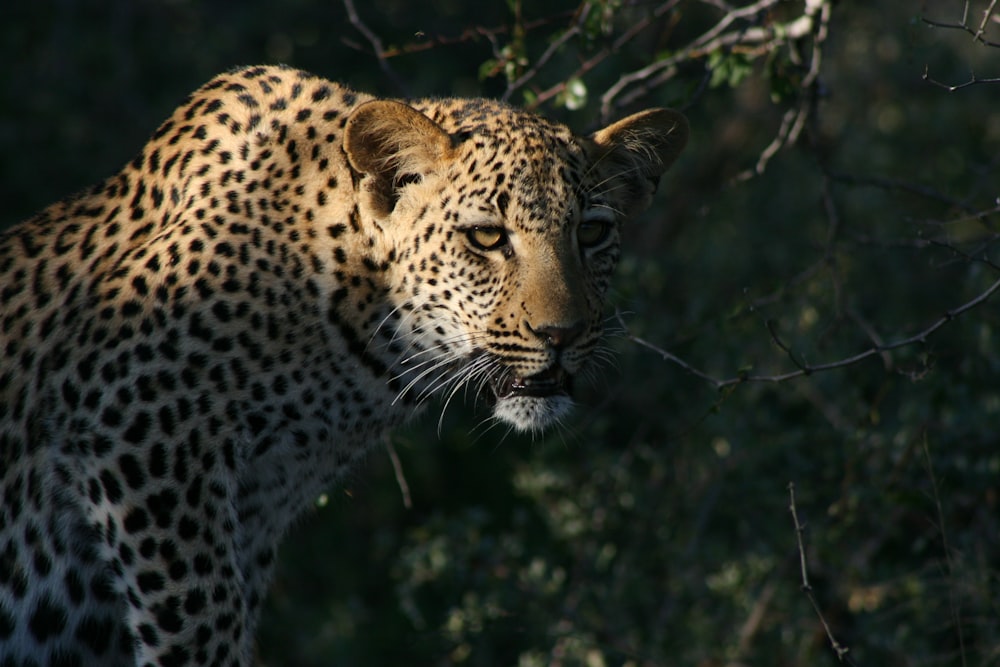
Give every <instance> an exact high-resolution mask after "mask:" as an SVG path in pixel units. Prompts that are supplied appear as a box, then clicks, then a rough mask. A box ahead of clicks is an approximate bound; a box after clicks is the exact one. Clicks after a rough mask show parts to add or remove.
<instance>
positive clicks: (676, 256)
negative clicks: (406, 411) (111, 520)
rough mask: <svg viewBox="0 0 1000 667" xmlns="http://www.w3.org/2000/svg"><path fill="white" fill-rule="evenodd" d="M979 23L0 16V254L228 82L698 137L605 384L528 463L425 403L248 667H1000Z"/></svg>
mask: <svg viewBox="0 0 1000 667" xmlns="http://www.w3.org/2000/svg"><path fill="white" fill-rule="evenodd" d="M995 4H996V3H995V2H991V1H989V0H976V1H970V2H962V1H955V0H940V1H934V2H930V1H928V2H923V3H921V2H916V1H912V2H879V3H874V2H872V3H869V2H849V1H840V2H833V1H832V0H804V1H800V0H780V1H779V0H756V1H755V2H747V1H746V0H739V1H734V2H725V1H723V0H668V1H664V2H655V1H649V2H647V1H642V0H594V1H592V2H570V1H568V0H552V1H551V2H545V3H541V2H537V3H536V2H527V1H523V0H506V1H503V0H480V1H479V2H475V3H467V2H462V1H461V0H371V1H370V2H366V3H363V4H359V5H357V6H355V5H354V4H353V2H352V0H325V1H322V2H320V1H317V0H286V1H285V2H282V3H272V2H263V1H261V0H244V1H242V2H235V1H232V0H211V1H210V0H107V1H104V2H97V1H86V0H39V1H37V2H31V3H13V2H8V3H5V4H4V6H3V7H2V8H0V62H2V63H3V65H2V66H0V202H2V203H3V208H2V211H0V227H3V226H6V225H8V224H13V223H15V222H17V221H18V220H20V219H23V218H24V217H26V216H28V215H30V214H31V213H32V212H34V211H36V210H37V209H39V208H41V207H43V206H44V205H46V204H48V203H50V202H51V201H54V200H55V199H57V198H60V197H63V196H66V195H69V194H71V193H72V192H74V191H76V190H78V189H81V188H83V187H85V186H87V185H89V184H91V183H94V182H96V181H98V180H100V179H102V178H104V177H106V176H108V175H110V174H112V173H113V172H114V171H116V170H117V169H118V168H119V167H120V166H121V165H123V164H125V163H126V162H127V161H128V160H129V159H130V158H131V157H132V155H133V154H135V153H136V152H138V150H139V148H140V147H141V145H142V144H143V143H144V141H145V138H146V137H147V136H148V135H149V134H150V133H151V132H152V131H153V130H154V129H155V128H156V126H157V125H158V124H159V123H160V122H161V121H162V120H163V119H164V118H166V116H167V115H168V114H169V113H170V112H171V110H172V109H173V108H174V107H175V106H176V105H177V103H178V102H179V101H180V100H181V99H182V98H183V97H184V96H185V95H186V94H187V93H189V92H190V91H192V90H193V89H195V88H196V87H198V86H199V85H201V83H203V82H204V81H206V80H208V79H209V78H211V77H212V76H213V75H214V74H215V73H217V72H219V71H222V70H226V69H228V68H232V67H235V66H238V65H243V64H252V63H275V62H283V63H289V64H292V65H295V66H298V67H302V68H305V69H309V70H311V71H313V72H315V73H317V74H320V75H323V76H325V77H327V78H330V79H334V80H337V81H341V82H344V83H347V84H349V85H351V86H353V87H356V88H358V89H362V90H365V91H368V92H372V93H377V94H381V95H386V96H394V97H397V96H424V95H488V96H493V97H505V98H507V99H509V100H510V101H511V102H512V103H514V104H518V105H524V106H528V107H531V108H535V109H537V110H538V111H539V112H541V113H544V114H546V115H549V116H552V117H554V118H557V119H560V120H562V121H565V122H566V123H568V124H569V125H571V126H572V127H574V128H576V129H577V130H579V131H581V132H584V131H589V130H592V129H594V128H596V127H598V126H600V124H602V123H603V122H604V121H606V120H609V119H613V118H615V117H617V116H620V115H623V114H625V113H628V112H631V111H635V110H638V109H641V108H644V107H648V106H673V107H676V108H680V109H682V110H684V112H685V113H686V114H687V115H688V117H689V118H690V120H691V125H692V139H691V142H690V144H689V147H688V149H687V151H686V153H685V154H684V155H683V156H682V158H681V160H680V161H679V162H678V163H677V164H676V166H675V167H674V168H673V170H672V171H671V172H670V173H668V174H667V177H666V178H665V179H664V181H663V183H662V184H661V188H660V193H659V195H658V198H657V200H656V201H655V203H654V205H653V207H652V208H651V210H650V211H649V212H647V214H646V215H645V216H644V217H643V218H642V219H641V220H638V221H636V223H635V224H633V225H632V226H631V228H630V229H629V230H628V233H627V237H628V238H627V241H626V245H627V248H626V253H625V258H624V259H623V262H622V264H621V266H620V268H619V272H618V276H617V282H616V285H615V291H614V294H613V295H612V304H611V307H610V308H609V312H608V317H609V319H608V328H609V333H610V334H611V336H610V338H609V345H610V346H611V347H612V348H613V349H614V350H615V351H616V356H617V363H616V364H613V365H611V366H609V367H607V368H605V369H604V372H603V374H602V380H601V382H600V383H598V384H596V385H594V386H587V387H582V388H581V389H582V390H581V392H580V396H579V399H580V403H581V408H580V409H579V410H578V411H577V413H576V415H575V418H574V419H572V420H570V422H569V423H568V424H567V426H566V427H565V428H563V429H559V430H557V431H555V432H553V433H551V434H550V435H549V436H547V437H545V438H537V439H534V440H532V439H530V438H529V439H524V438H519V437H515V436H513V435H505V434H504V433H503V432H502V430H501V429H492V430H489V429H487V428H485V427H484V426H482V425H479V424H480V421H481V420H482V418H483V417H484V415H482V414H479V415H477V414H476V413H475V412H474V411H473V410H471V409H462V408H460V407H455V406H452V407H451V408H450V409H449V410H448V412H447V413H446V414H445V415H444V417H443V420H442V421H441V426H440V428H439V427H438V418H439V416H440V414H439V410H440V407H439V406H438V407H432V408H431V409H430V410H429V411H428V414H427V415H426V417H425V418H423V419H421V420H419V421H418V422H416V423H415V424H414V425H412V426H411V427H409V428H407V429H405V430H402V431H399V432H397V433H395V434H394V436H393V439H392V444H393V448H394V450H395V452H396V453H397V454H398V457H399V462H400V469H401V477H402V479H405V482H406V485H407V488H406V490H407V492H408V494H409V497H410V498H411V499H412V506H411V507H406V506H405V505H404V492H403V486H402V484H401V483H400V481H399V479H400V477H399V476H397V474H395V473H394V469H393V466H392V464H391V462H390V457H389V455H388V454H387V451H386V449H384V448H382V447H376V448H374V449H373V450H372V452H371V455H370V457H369V461H368V464H367V465H366V466H365V467H364V469H362V470H359V471H357V473H356V475H355V476H354V477H353V478H352V479H350V480H348V482H347V483H346V484H345V485H344V486H343V487H340V488H336V489H331V490H330V492H329V493H328V494H327V495H326V496H324V497H322V498H319V499H317V509H316V511H315V512H314V513H312V514H311V515H310V516H309V517H308V518H307V519H306V520H305V521H303V522H302V523H301V525H299V526H298V527H297V528H296V529H295V530H294V531H293V534H292V535H291V536H290V539H289V540H288V541H287V542H286V543H285V545H284V547H283V549H282V556H281V561H280V564H279V566H278V569H277V577H276V580H275V584H274V587H273V590H272V594H271V598H270V601H269V605H268V608H267V610H266V613H265V615H264V618H263V620H262V623H261V627H260V632H259V647H258V654H259V660H260V663H261V664H263V665H276V666H277V665H302V666H312V665H333V664H337V665H389V664H411V665H470V666H477V667H479V666H484V667H485V666H496V665H516V666H518V667H534V666H540V665H567V666H568V665H583V666H586V667H603V666H611V665H621V666H630V667H640V666H642V667H646V666H661V665H663V666H674V665H677V666H685V667H688V666H690V667H715V666H723V665H727V666H731V667H738V666H744V665H746V666H749V665H759V666H765V665H766V666H769V667H771V666H786V665H787V666H806V665H835V664H857V665H866V666H874V665H879V666H894V665H900V666H911V665H912V666H917V665H919V666H925V665H927V666H930V665H962V666H963V667H964V666H972V665H1000V499H998V491H1000V447H998V444H1000V437H998V429H1000V382H998V381H997V377H998V371H1000V341H998V340H997V335H998V333H997V328H998V327H1000V311H998V309H997V303H998V302H1000V295H994V293H993V290H995V289H997V288H998V286H1000V282H998V281H1000V264H998V262H1000V256H998V249H997V239H998V236H997V234H998V229H1000V227H998V225H1000V217H998V211H1000V209H998V205H1000V201H998V195H1000V178H998V176H1000V174H998V171H1000V169H998V162H1000V82H996V81H991V79H994V78H997V77H1000V47H998V42H1000V26H998V23H1000V10H997V11H995V10H994V5H995ZM477 425H479V426H477ZM790 485H793V486H792V488H793V489H794V497H792V496H791V495H790ZM793 500H794V507H795V510H796V517H795V518H797V520H798V524H796V523H795V521H794V520H793V516H792V514H791V513H790V512H789V507H790V505H791V504H792V502H793ZM797 525H798V529H797ZM799 537H801V540H802V543H801V546H800V543H799V541H798V538H799ZM804 578H805V581H807V582H808V584H809V587H808V589H806V590H804V586H803V583H804ZM845 650H846V652H845Z"/></svg>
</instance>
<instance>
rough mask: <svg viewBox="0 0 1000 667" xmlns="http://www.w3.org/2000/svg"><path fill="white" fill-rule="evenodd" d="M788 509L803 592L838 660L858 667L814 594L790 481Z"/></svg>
mask: <svg viewBox="0 0 1000 667" xmlns="http://www.w3.org/2000/svg"><path fill="white" fill-rule="evenodd" d="M788 509H789V511H791V513H792V522H793V523H794V524H795V539H796V541H797V543H798V547H799V571H800V573H801V575H802V592H803V593H805V594H806V597H807V598H809V602H810V603H812V606H813V609H814V610H815V611H816V616H818V617H819V622H820V623H821V624H822V625H823V631H824V632H826V638H827V639H828V640H829V641H830V648H832V649H833V651H834V653H836V654H837V660H839V661H840V662H846V663H847V664H849V665H854V666H855V667H857V664H858V663H857V662H855V661H854V657H853V656H851V655H850V650H851V649H849V648H848V647H847V646H844V645H843V644H841V643H840V642H839V641H837V638H836V637H834V636H833V631H832V630H831V629H830V624H829V623H827V622H826V617H824V616H823V610H822V609H820V606H819V602H817V601H816V596H815V595H813V588H812V585H811V584H810V583H809V568H808V566H807V565H806V547H805V544H804V542H803V540H802V534H803V533H804V532H805V526H803V525H802V524H801V523H799V513H798V510H797V509H796V508H795V483H794V482H789V483H788Z"/></svg>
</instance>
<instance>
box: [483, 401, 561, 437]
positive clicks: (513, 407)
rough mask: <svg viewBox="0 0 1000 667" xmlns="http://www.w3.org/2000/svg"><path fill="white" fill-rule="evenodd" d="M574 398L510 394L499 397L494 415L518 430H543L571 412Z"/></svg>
mask: <svg viewBox="0 0 1000 667" xmlns="http://www.w3.org/2000/svg"><path fill="white" fill-rule="evenodd" d="M572 408H573V400H572V399H571V398H570V397H569V396H566V395H565V394H556V395H555V396H546V397H544V398H543V397H540V396H508V397H506V398H500V399H497V404H496V406H495V407H494V408H493V416H494V417H496V418H497V419H499V420H500V421H502V422H506V423H508V424H510V425H511V426H513V427H514V429H515V430H517V431H522V432H523V431H532V432H534V431H541V430H542V429H544V428H545V427H547V426H550V425H551V424H553V423H555V422H557V421H559V420H560V419H562V418H563V417H565V416H566V415H568V414H569V411H570V410H571V409H572Z"/></svg>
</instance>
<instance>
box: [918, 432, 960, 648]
mask: <svg viewBox="0 0 1000 667" xmlns="http://www.w3.org/2000/svg"><path fill="white" fill-rule="evenodd" d="M923 445H924V447H923V449H924V460H925V461H926V462H927V475H928V477H930V479H931V490H932V491H933V493H934V506H935V509H936V510H937V522H938V526H937V527H938V530H939V531H940V532H941V548H942V549H943V550H944V562H945V566H946V567H947V568H948V604H949V606H950V607H951V616H952V621H953V622H954V624H955V632H956V633H957V634H958V650H959V653H960V655H961V656H962V667H966V659H965V633H964V632H963V631H962V610H961V609H960V608H959V606H958V603H957V602H956V601H955V587H954V584H953V582H952V578H953V577H954V576H955V566H954V563H952V560H951V546H950V545H949V544H948V534H947V533H946V532H945V529H944V509H943V508H942V506H941V495H940V494H939V493H938V483H937V476H936V475H935V474H934V464H933V463H932V462H931V450H930V447H929V446H928V445H927V433H926V431H925V432H924V442H923Z"/></svg>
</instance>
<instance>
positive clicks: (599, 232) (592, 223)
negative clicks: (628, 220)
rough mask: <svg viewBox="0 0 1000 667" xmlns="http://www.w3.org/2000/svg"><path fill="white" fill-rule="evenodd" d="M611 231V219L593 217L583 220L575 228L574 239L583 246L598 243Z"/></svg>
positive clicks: (586, 246) (591, 246) (589, 246)
mask: <svg viewBox="0 0 1000 667" xmlns="http://www.w3.org/2000/svg"><path fill="white" fill-rule="evenodd" d="M609 233H611V221H609V220H603V219H601V218H595V219H593V220H584V221H583V222H581V223H580V226H579V227H577V228H576V240H577V242H578V243H579V244H580V245H581V246H582V247H584V248H593V247H594V246H597V245H600V244H601V243H603V242H604V240H605V239H606V238H608V234H609Z"/></svg>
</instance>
